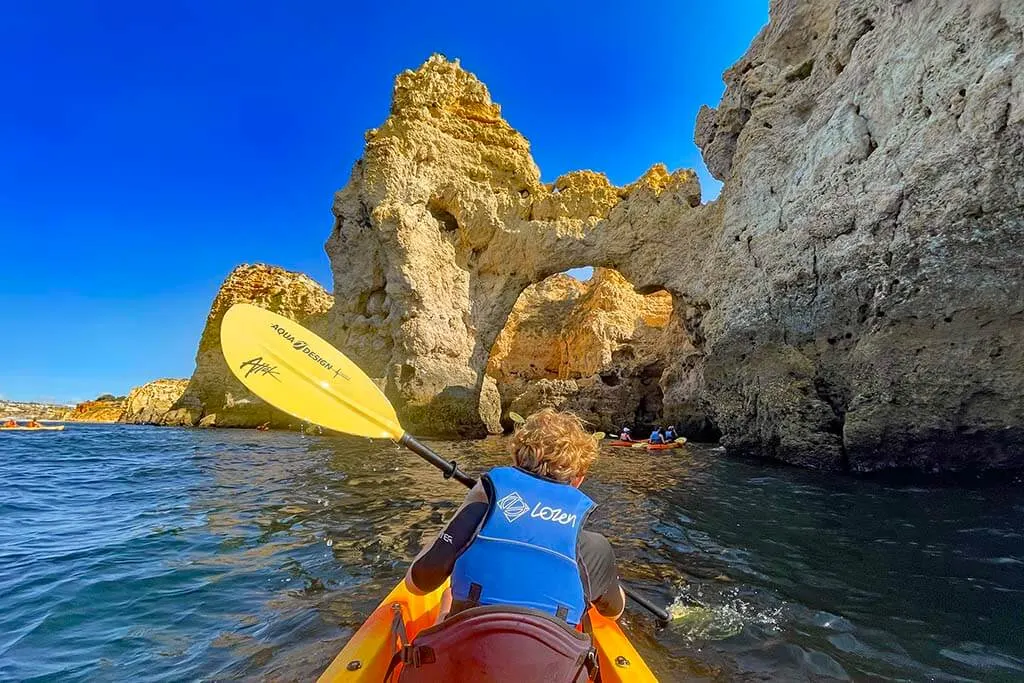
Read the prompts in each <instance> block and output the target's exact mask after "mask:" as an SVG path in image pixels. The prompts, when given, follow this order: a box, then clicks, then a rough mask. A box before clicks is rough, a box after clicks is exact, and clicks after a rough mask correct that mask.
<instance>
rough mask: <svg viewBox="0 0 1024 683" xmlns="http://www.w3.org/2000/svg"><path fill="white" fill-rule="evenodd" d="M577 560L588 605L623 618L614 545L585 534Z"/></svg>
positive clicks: (581, 539) (602, 612) (593, 534)
mask: <svg viewBox="0 0 1024 683" xmlns="http://www.w3.org/2000/svg"><path fill="white" fill-rule="evenodd" d="M576 557H577V560H578V562H579V566H580V578H581V579H582V580H583V591H584V593H585V594H586V596H587V601H588V602H591V603H593V605H594V607H596V608H597V611H598V612H600V613H601V614H603V615H604V616H606V617H616V616H618V615H619V614H621V613H622V609H623V608H624V607H625V605H624V604H623V603H622V593H621V592H620V591H619V576H618V572H617V571H616V568H615V551H614V550H612V544H611V543H609V542H608V539H607V538H605V537H604V536H602V535H601V534H598V533H595V532H593V531H583V532H581V533H580V538H579V543H578V545H577V547H576ZM417 585H418V584H417Z"/></svg>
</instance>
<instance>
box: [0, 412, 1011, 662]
mask: <svg viewBox="0 0 1024 683" xmlns="http://www.w3.org/2000/svg"><path fill="white" fill-rule="evenodd" d="M433 445H434V446H435V447H436V448H438V449H439V450H440V451H442V452H443V453H445V454H446V455H447V456H451V457H457V458H458V460H459V462H460V463H461V465H462V466H463V467H464V468H466V469H467V470H469V471H470V472H479V471H482V470H483V469H485V468H486V467H488V466H493V465H496V464H499V463H502V462H504V460H505V457H506V456H505V453H504V449H505V443H504V442H503V440H501V439H489V440H485V441H482V442H456V443H434V444H433ZM0 482H2V485H3V496H0V680H5V681H6V680H19V681H21V680H25V681H85V680H89V681H94V680H100V681H105V680H157V681H159V680H166V681H179V680H196V679H217V680H231V679H261V678H266V679H273V680H300V681H304V680H312V679H315V677H316V676H317V675H318V674H319V672H320V671H322V669H323V668H324V667H325V666H326V665H327V664H328V663H329V661H330V660H331V658H332V657H333V656H334V654H336V653H337V651H338V650H339V649H340V648H341V646H342V645H343V644H344V643H345V641H346V640H347V638H348V637H349V636H351V634H352V633H353V631H354V629H356V628H358V626H359V624H360V623H361V622H362V620H363V619H364V618H365V617H366V615H367V614H368V613H369V612H370V611H371V610H372V609H373V608H374V606H375V605H376V604H377V602H378V601H379V600H380V599H381V598H382V597H383V596H384V595H385V593H386V592H387V591H388V589H389V588H390V587H391V586H392V585H393V584H394V583H395V582H396V581H398V580H399V578H400V577H401V576H402V574H403V573H404V570H405V567H406V565H407V563H408V562H409V560H410V558H411V557H412V556H413V555H414V554H415V553H416V551H417V550H418V549H419V548H420V547H421V545H422V544H423V543H425V542H426V541H428V540H429V539H431V538H432V536H433V534H435V533H436V532H437V530H438V529H439V528H440V526H441V524H443V522H444V520H446V519H447V518H448V517H449V516H450V515H451V513H452V512H453V511H454V509H455V506H456V505H457V503H458V501H459V500H460V499H461V497H462V495H463V493H464V490H463V489H461V488H460V486H459V485H458V484H456V483H455V482H452V481H443V480H441V478H440V475H439V474H438V473H437V472H436V471H434V470H433V469H432V468H430V467H429V466H428V465H426V464H425V463H423V462H422V461H420V460H418V459H417V458H416V457H415V456H414V455H412V454H410V453H407V452H405V451H403V450H400V449H398V448H397V447H396V446H394V445H393V444H387V443H385V444H382V443H380V442H370V441H367V440H362V439H351V438H332V437H309V436H302V435H299V434H293V433H282V432H269V433H261V432H256V431H251V430H184V429H171V428H154V427H135V426H122V425H112V426H98V425H97V426H93V425H69V426H68V429H67V430H66V431H64V432H50V433H27V432H18V433H7V434H0ZM583 488H584V490H585V491H586V492H587V493H588V494H589V495H590V496H591V497H593V498H594V499H595V500H597V501H598V502H599V504H600V507H599V508H598V511H597V512H596V513H595V515H594V516H593V517H592V518H591V522H590V526H591V527H592V528H594V529H596V530H599V531H601V532H603V533H605V534H606V535H607V536H608V537H609V538H610V539H611V540H612V543H613V545H614V547H615V550H616V554H617V556H618V559H619V567H620V573H621V575H622V577H623V579H624V580H625V581H627V582H628V583H630V584H631V585H632V586H634V587H635V588H637V589H638V590H640V591H642V592H644V593H645V594H646V595H647V596H648V597H650V598H651V599H652V600H655V601H657V602H661V603H663V604H666V605H668V604H671V603H675V608H674V612H675V613H676V615H677V617H678V618H677V619H676V620H675V621H674V622H673V623H672V624H670V625H668V626H666V627H661V626H659V625H657V624H656V623H655V622H654V620H653V619H651V618H650V616H649V615H647V614H646V613H645V612H643V611H642V610H641V609H640V608H637V607H635V606H633V607H630V609H629V610H628V611H627V613H626V615H625V617H624V619H623V623H624V628H625V630H626V631H627V633H628V634H629V635H630V637H631V638H632V640H633V641H634V643H635V644H636V646H637V648H638V649H639V650H640V652H641V654H642V655H643V656H644V657H645V658H646V659H647V660H648V661H649V663H650V664H651V666H652V668H653V669H654V670H655V671H656V673H657V674H658V675H659V677H660V678H661V679H662V680H665V681H671V680H693V679H694V678H697V679H703V680H741V681H742V680H751V681H753V680H759V681H760V680H789V681H801V680H806V681H820V680H915V681H916V680H948V681H955V680H978V681H1011V680H1024V629H1022V626H1024V487H1022V485H1021V482H1020V481H1019V480H1018V481H1015V480H1014V479H1013V478H1012V477H1006V478H1005V481H1003V482H997V483H992V482H987V483H984V484H982V483H975V482H973V481H971V482H964V481H960V482H956V483H955V484H949V483H941V484H940V483H937V482H925V483H921V482H915V483H913V484H908V483H906V482H901V483H896V482H893V481H886V480H865V479H858V478H852V477H847V476H839V475H834V474H823V473H813V472H805V471H801V470H796V469H790V468H784V467H775V466H771V465H766V464H763V463H757V462H749V461H740V460H735V459H731V458H728V457H726V456H725V455H724V454H723V453H722V452H721V451H720V450H719V449H715V448H714V447H712V446H699V445H693V446H690V447H689V448H687V449H681V450H675V451H663V452H661V453H658V454H647V453H646V452H645V451H642V450H632V449H607V450H606V451H605V452H604V453H602V458H601V460H600V461H599V462H598V464H597V466H596V467H595V469H594V471H593V473H592V476H590V477H589V478H588V479H587V481H586V482H585V483H584V485H583Z"/></svg>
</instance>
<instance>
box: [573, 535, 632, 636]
mask: <svg viewBox="0 0 1024 683" xmlns="http://www.w3.org/2000/svg"><path fill="white" fill-rule="evenodd" d="M577 555H578V557H579V564H580V577H581V578H582V579H583V589H584V592H585V593H586V597H587V600H588V601H589V602H591V603H592V604H593V605H594V607H596V608H597V611H598V612H600V613H601V615H602V616H605V617H608V618H609V619H618V618H619V617H620V616H622V612H623V611H624V610H625V609H626V594H625V593H624V592H623V590H622V586H620V585H619V577H618V573H617V570H616V566H615V551H614V550H612V544H611V543H609V542H608V539H607V538H605V537H604V536H602V535H601V534H598V533H594V532H593V531H583V532H581V533H580V540H579V545H578V547H577Z"/></svg>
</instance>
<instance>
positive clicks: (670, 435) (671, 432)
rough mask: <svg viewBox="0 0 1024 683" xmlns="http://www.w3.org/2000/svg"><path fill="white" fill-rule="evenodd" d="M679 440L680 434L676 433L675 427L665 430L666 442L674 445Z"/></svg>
mask: <svg viewBox="0 0 1024 683" xmlns="http://www.w3.org/2000/svg"><path fill="white" fill-rule="evenodd" d="M678 438H679V433H678V432H677V431H676V426H675V425H669V426H668V429H666V430H665V442H666V443H672V442H673V441H675V440H676V439H678Z"/></svg>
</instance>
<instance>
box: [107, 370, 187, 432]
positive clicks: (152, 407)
mask: <svg viewBox="0 0 1024 683" xmlns="http://www.w3.org/2000/svg"><path fill="white" fill-rule="evenodd" d="M188 383H189V381H188V380H187V379H158V380H155V381H153V382H149V383H148V384H143V385H142V386H140V387H135V388H134V389H132V390H131V391H130V392H128V398H127V399H126V400H125V407H124V414H123V415H122V416H121V422H127V423H129V424H160V423H161V422H162V421H163V419H164V416H165V415H166V414H167V411H169V410H170V409H171V406H173V405H174V404H175V403H177V402H178V400H180V399H181V396H182V394H184V393H185V388H186V387H187V386H188Z"/></svg>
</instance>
